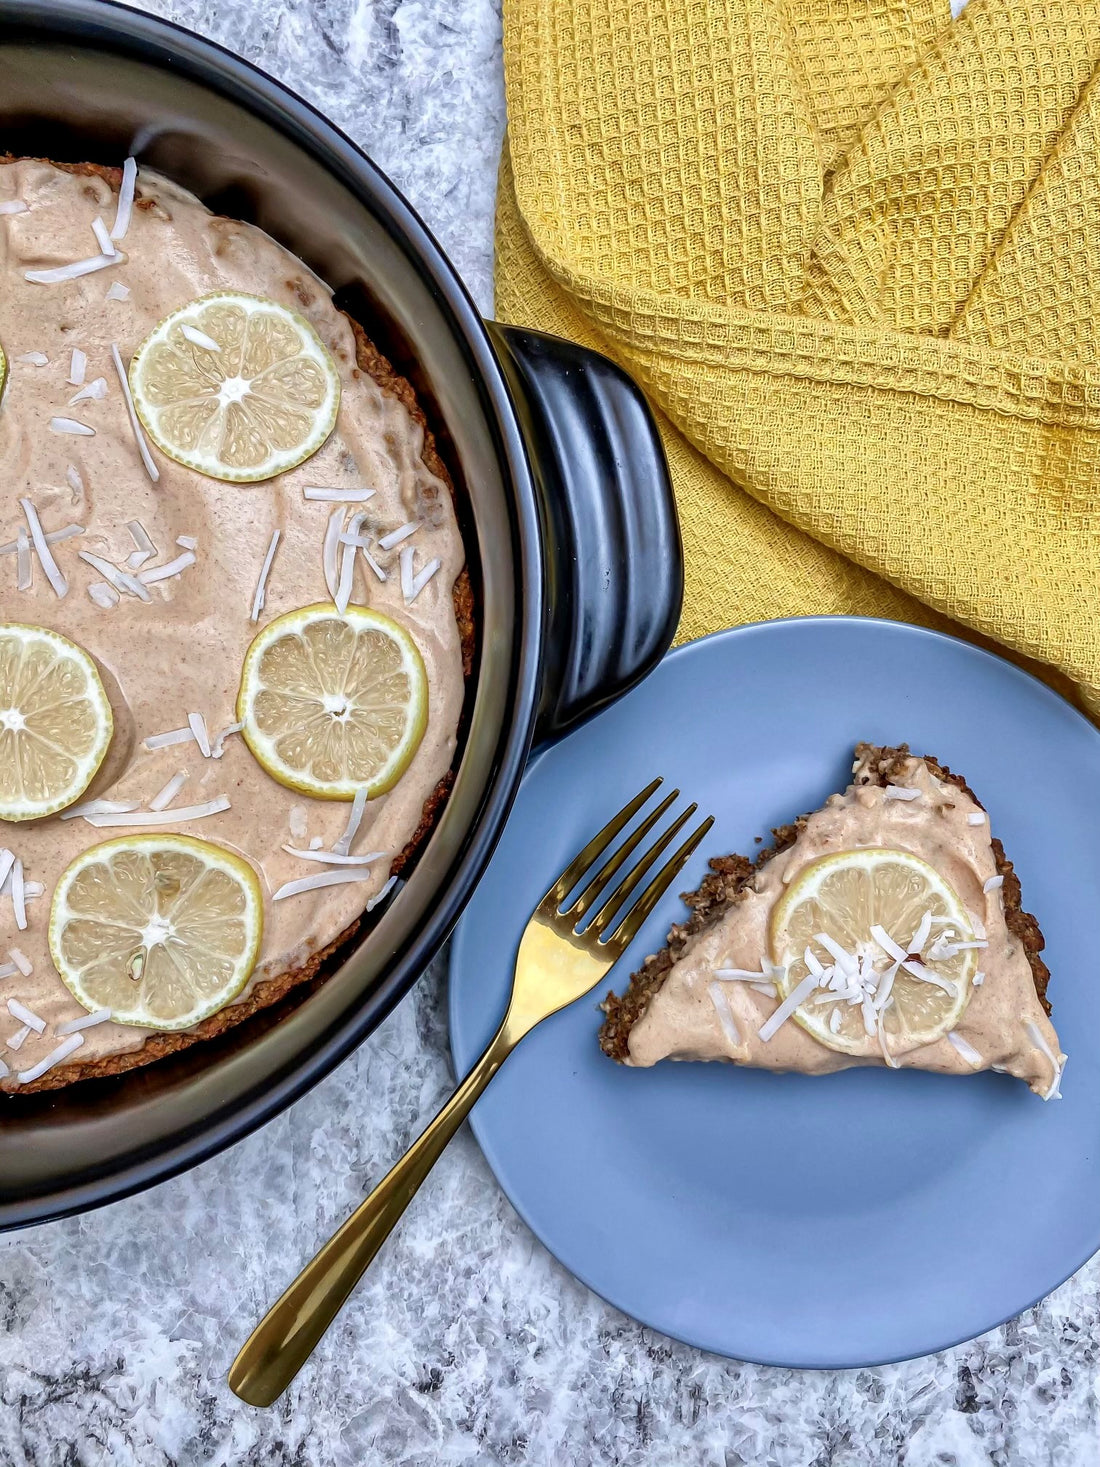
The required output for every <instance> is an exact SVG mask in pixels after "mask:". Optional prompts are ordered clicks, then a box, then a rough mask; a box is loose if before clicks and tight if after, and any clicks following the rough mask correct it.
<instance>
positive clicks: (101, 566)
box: [76, 550, 153, 601]
mask: <svg viewBox="0 0 1100 1467" xmlns="http://www.w3.org/2000/svg"><path fill="white" fill-rule="evenodd" d="M76 553H77V555H79V556H80V558H81V560H85V561H87V563H88V564H89V565H90V566H91V567H92V569H93V570H97V571H98V572H99V574H100V575H101V576H102V577H103V579H104V580H105V581H106V582H107V583H108V585H111V586H114V588H115V590H116V591H125V593H126V594H127V596H136V597H138V599H139V600H141V601H151V600H152V599H153V598H152V597H151V596H150V595H149V592H148V591H147V590H146V589H145V587H144V586H143V585H142V584H141V582H140V581H139V580H138V578H137V576H132V575H131V574H130V572H129V571H124V570H123V569H122V567H121V566H117V565H112V564H111V562H110V561H109V560H104V559H103V557H102V555H95V554H93V553H92V551H90V550H78V551H77V552H76Z"/></svg>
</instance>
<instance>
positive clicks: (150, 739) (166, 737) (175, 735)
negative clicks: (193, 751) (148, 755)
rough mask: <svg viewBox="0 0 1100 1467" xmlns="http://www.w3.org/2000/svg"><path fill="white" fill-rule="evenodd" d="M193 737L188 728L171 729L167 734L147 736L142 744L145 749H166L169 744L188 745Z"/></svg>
mask: <svg viewBox="0 0 1100 1467" xmlns="http://www.w3.org/2000/svg"><path fill="white" fill-rule="evenodd" d="M194 737H195V735H194V734H193V733H192V732H191V729H190V727H187V728H173V729H170V730H169V732H168V733H159V734H149V735H148V736H147V737H146V738H144V739H143V740H142V743H143V744H144V745H145V747H146V748H147V749H167V748H168V746H169V745H170V744H188V743H190V742H191V741H192V740H193V739H194Z"/></svg>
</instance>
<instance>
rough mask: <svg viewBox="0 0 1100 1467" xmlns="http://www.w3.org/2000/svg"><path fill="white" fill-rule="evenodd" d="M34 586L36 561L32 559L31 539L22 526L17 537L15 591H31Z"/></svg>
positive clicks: (17, 532)
mask: <svg viewBox="0 0 1100 1467" xmlns="http://www.w3.org/2000/svg"><path fill="white" fill-rule="evenodd" d="M33 585H34V561H33V559H32V558H31V537H30V536H29V535H28V534H27V532H26V530H25V529H24V528H23V526H22V525H20V526H19V529H18V530H17V531H16V536H15V589H16V590H17V591H29V590H30V589H31V587H32V586H33Z"/></svg>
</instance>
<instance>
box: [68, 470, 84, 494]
mask: <svg viewBox="0 0 1100 1467" xmlns="http://www.w3.org/2000/svg"><path fill="white" fill-rule="evenodd" d="M65 481H66V483H67V484H68V486H69V488H70V489H71V490H72V491H73V493H74V494H83V493H84V480H83V479H82V478H81V477H80V470H79V469H78V468H76V467H75V465H73V464H70V465H69V467H68V468H67V469H66V470H65Z"/></svg>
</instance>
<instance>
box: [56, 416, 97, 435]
mask: <svg viewBox="0 0 1100 1467" xmlns="http://www.w3.org/2000/svg"><path fill="white" fill-rule="evenodd" d="M49 426H50V432H51V433H62V434H65V433H68V434H70V435H71V436H72V437H74V438H94V437H95V429H94V428H89V427H88V424H87V423H78V422H77V420H76V419H75V418H51V419H50V424H49Z"/></svg>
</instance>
